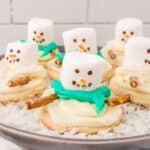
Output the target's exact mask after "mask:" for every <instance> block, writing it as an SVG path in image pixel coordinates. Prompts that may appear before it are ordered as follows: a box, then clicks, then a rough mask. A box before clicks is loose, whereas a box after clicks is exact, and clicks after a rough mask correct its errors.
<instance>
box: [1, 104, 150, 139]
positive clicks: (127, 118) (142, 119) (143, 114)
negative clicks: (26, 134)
mask: <svg viewBox="0 0 150 150" xmlns="http://www.w3.org/2000/svg"><path fill="white" fill-rule="evenodd" d="M123 111H124V118H123V120H122V123H121V124H120V125H119V126H117V127H115V128H114V129H113V131H111V132H110V131H105V132H101V133H98V134H96V135H88V136H87V135H86V134H84V133H82V134H75V133H76V129H73V130H72V131H70V132H68V133H65V134H62V133H61V132H56V131H51V130H48V129H47V128H45V127H44V126H43V125H42V124H41V123H40V122H39V119H38V115H37V113H36V111H35V110H27V109H26V108H25V107H24V104H23V103H18V104H16V103H11V104H8V105H2V104H0V122H1V123H4V124H7V125H9V126H13V127H15V128H18V129H22V130H26V131H30V132H33V133H37V134H42V135H50V136H60V137H67V138H86V139H87V138H88V139H89V138H90V139H102V138H103V139H104V138H117V137H128V136H135V135H142V134H150V109H146V108H144V107H141V106H139V105H135V104H129V103H128V104H124V105H123Z"/></svg>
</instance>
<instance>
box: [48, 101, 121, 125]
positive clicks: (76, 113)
mask: <svg viewBox="0 0 150 150" xmlns="http://www.w3.org/2000/svg"><path fill="white" fill-rule="evenodd" d="M47 108H48V112H49V114H50V117H51V121H52V122H53V123H54V124H56V125H60V126H65V127H66V126H67V127H72V128H73V127H89V128H90V127H91V128H94V127H95V128H107V127H111V126H112V125H113V124H116V123H117V122H118V121H119V120H120V118H121V116H122V110H121V108H120V106H117V107H113V108H110V107H107V106H106V107H105V108H104V109H103V110H102V112H101V113H100V114H99V116H96V113H95V105H94V104H89V103H82V102H79V101H75V100H69V101H68V100H63V99H61V100H56V101H54V102H53V103H51V104H49V105H48V106H47ZM64 118H67V119H64Z"/></svg>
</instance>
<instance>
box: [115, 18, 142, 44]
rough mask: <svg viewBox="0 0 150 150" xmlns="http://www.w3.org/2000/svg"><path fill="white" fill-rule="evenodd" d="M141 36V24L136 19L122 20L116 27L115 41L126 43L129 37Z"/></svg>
mask: <svg viewBox="0 0 150 150" xmlns="http://www.w3.org/2000/svg"><path fill="white" fill-rule="evenodd" d="M142 35H143V23H142V21H141V20H139V19H137V18H124V19H121V20H120V21H118V23H117V25H116V33H115V39H116V40H119V41H123V42H126V41H127V40H128V39H129V38H130V37H133V36H142Z"/></svg>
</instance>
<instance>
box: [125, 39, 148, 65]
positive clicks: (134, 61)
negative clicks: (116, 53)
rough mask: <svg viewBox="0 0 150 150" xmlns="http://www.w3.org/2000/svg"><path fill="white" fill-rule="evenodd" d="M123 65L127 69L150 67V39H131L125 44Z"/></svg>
mask: <svg viewBox="0 0 150 150" xmlns="http://www.w3.org/2000/svg"><path fill="white" fill-rule="evenodd" d="M125 49H126V51H125V56H124V62H123V65H124V66H127V67H143V66H149V67H150V38H146V37H133V38H131V39H129V40H128V42H127V44H126V48H125Z"/></svg>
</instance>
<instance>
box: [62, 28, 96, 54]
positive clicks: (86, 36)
mask: <svg viewBox="0 0 150 150" xmlns="http://www.w3.org/2000/svg"><path fill="white" fill-rule="evenodd" d="M63 40H64V46H65V51H66V52H70V51H80V52H87V53H93V54H96V52H97V42H96V31H95V30H94V29H92V28H77V29H73V30H70V31H65V32H63Z"/></svg>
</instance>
